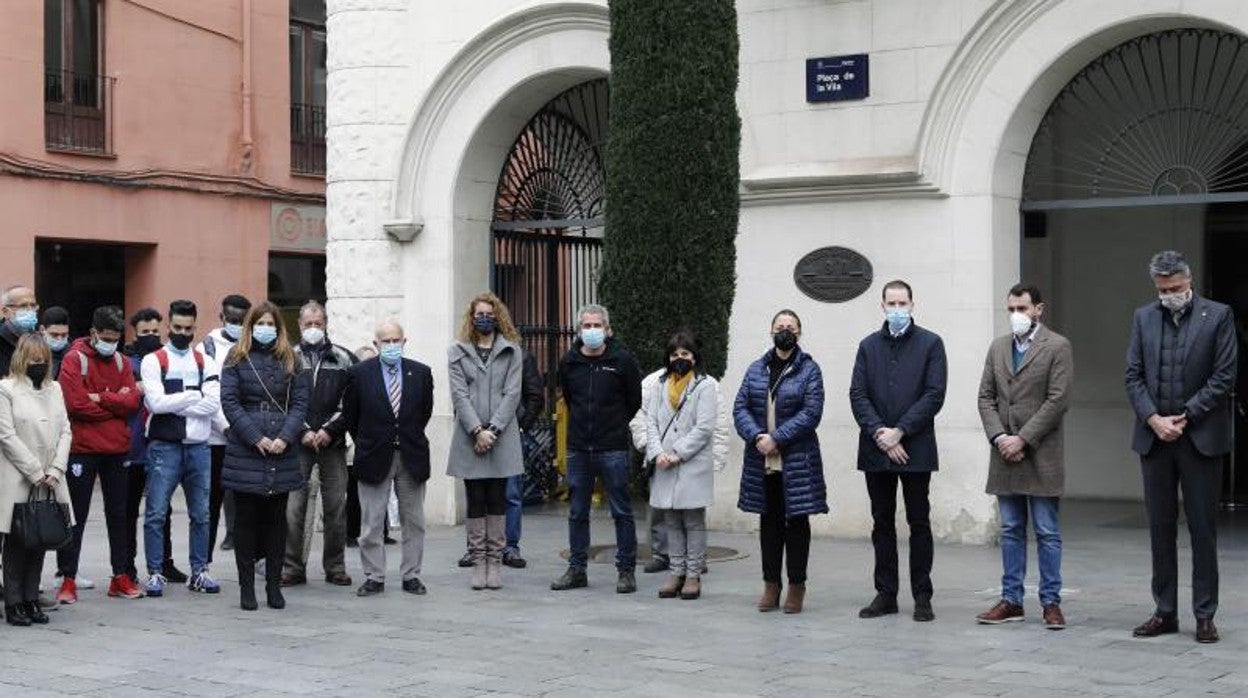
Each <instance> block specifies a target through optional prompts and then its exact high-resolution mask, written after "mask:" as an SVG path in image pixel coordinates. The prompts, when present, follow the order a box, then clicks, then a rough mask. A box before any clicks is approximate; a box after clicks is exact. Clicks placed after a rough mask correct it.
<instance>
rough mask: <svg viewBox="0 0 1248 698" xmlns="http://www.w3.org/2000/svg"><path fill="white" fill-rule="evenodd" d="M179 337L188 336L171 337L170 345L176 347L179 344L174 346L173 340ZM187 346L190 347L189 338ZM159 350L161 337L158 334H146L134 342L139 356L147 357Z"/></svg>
mask: <svg viewBox="0 0 1248 698" xmlns="http://www.w3.org/2000/svg"><path fill="white" fill-rule="evenodd" d="M179 336H181V337H185V336H186V335H170V336H169V343H170V344H173V345H174V346H175V347H176V346H177V344H174V342H173V338H174V337H179ZM187 346H190V339H189V338H188V339H187ZM159 348H160V335H158V334H145V335H143V336H141V337H136V338H135V340H134V350H135V351H137V352H138V353H139V356H147V355H148V354H150V353H152V352H154V351H156V350H157V349H159Z"/></svg>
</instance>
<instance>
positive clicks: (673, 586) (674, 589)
mask: <svg viewBox="0 0 1248 698" xmlns="http://www.w3.org/2000/svg"><path fill="white" fill-rule="evenodd" d="M684 586H685V578H684V576H683V575H681V576H677V575H674V574H669V575H667V581H666V582H663V586H661V587H659V598H660V599H674V598H676V597H677V596H680V590H681V589H682V588H684Z"/></svg>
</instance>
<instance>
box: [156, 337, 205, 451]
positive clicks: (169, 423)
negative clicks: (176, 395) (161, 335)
mask: <svg viewBox="0 0 1248 698" xmlns="http://www.w3.org/2000/svg"><path fill="white" fill-rule="evenodd" d="M191 351H192V352H193V355H194V357H195V365H196V367H198V368H199V388H200V390H203V385H204V355H203V353H202V352H200V351H199V350H198V349H192V350H191ZM152 353H153V354H155V355H156V363H158V364H160V382H161V384H162V385H164V386H165V390H166V391H168V390H169V388H168V381H167V380H166V378H165V376H167V375H169V352H168V351H167V350H166V349H165V348H164V347H161V348H159V349H157V350H156V351H154V352H152ZM182 390H183V387H182V386H178V390H177V391H176V392H182ZM147 438H149V439H159V440H160V441H174V442H177V443H181V442H182V441H184V440H185V439H186V417H180V416H178V415H176V414H167V413H166V414H153V415H152V416H151V419H149V420H148V423H147Z"/></svg>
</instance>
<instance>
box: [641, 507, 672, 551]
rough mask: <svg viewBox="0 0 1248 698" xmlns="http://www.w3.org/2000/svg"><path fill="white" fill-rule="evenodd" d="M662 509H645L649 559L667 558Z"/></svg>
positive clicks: (665, 531) (665, 527)
mask: <svg viewBox="0 0 1248 698" xmlns="http://www.w3.org/2000/svg"><path fill="white" fill-rule="evenodd" d="M663 511H664V510H663V509H655V508H654V507H652V506H647V507H646V528H648V529H650V557H652V558H653V557H667V526H666V524H665V523H664V518H663Z"/></svg>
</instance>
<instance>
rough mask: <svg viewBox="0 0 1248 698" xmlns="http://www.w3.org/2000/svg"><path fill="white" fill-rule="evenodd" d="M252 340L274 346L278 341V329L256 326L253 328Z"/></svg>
mask: <svg viewBox="0 0 1248 698" xmlns="http://www.w3.org/2000/svg"><path fill="white" fill-rule="evenodd" d="M251 338H252V339H254V340H256V341H257V342H259V343H261V344H272V343H273V340H275V339H277V328H276V327H274V326H272V325H256V326H255V327H252V328H251Z"/></svg>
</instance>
